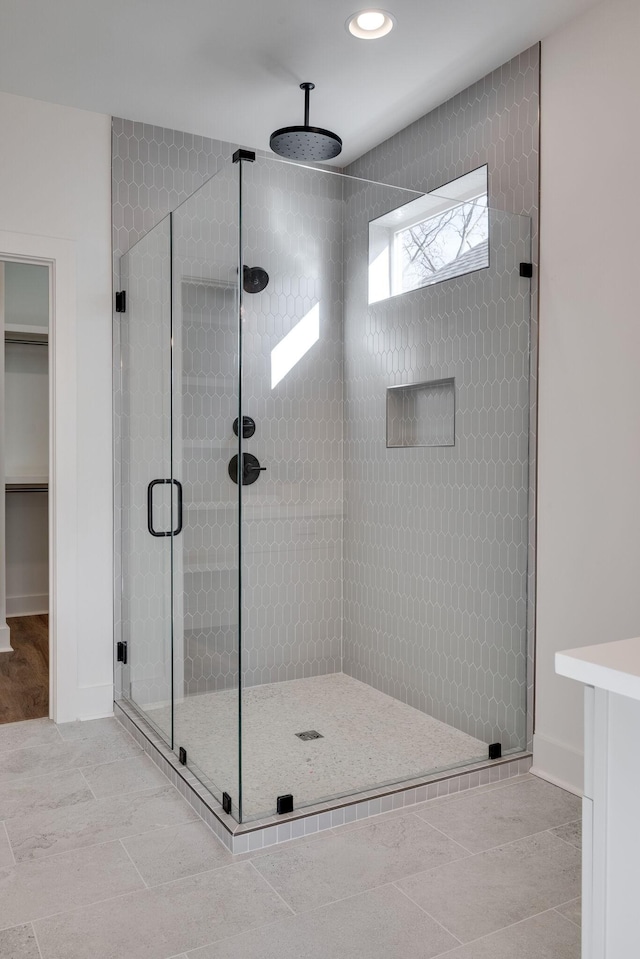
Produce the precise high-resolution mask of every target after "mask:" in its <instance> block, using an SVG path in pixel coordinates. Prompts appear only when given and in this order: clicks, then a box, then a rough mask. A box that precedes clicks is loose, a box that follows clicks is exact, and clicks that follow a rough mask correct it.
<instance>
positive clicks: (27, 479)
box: [4, 473, 49, 486]
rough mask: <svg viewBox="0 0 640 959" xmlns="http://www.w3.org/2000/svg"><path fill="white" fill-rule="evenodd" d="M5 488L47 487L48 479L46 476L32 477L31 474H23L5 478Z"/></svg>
mask: <svg viewBox="0 0 640 959" xmlns="http://www.w3.org/2000/svg"><path fill="white" fill-rule="evenodd" d="M4 481H5V484H6V485H7V486H48V485H49V477H48V476H47V475H46V474H41V475H34V474H33V473H23V474H21V475H18V476H5V478H4Z"/></svg>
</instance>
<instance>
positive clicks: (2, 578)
mask: <svg viewBox="0 0 640 959" xmlns="http://www.w3.org/2000/svg"><path fill="white" fill-rule="evenodd" d="M50 317H51V269H50V265H48V264H43V263H36V262H27V261H25V260H13V259H1V260H0V321H1V323H2V327H3V337H2V345H1V347H0V351H1V352H2V358H1V359H2V362H1V363H0V377H1V383H0V386H1V389H0V402H1V403H2V427H3V428H2V431H1V434H0V472H1V475H2V482H3V484H4V496H3V498H2V502H1V503H0V724H2V723H11V722H19V721H22V720H27V719H38V718H42V717H45V716H48V715H49V711H50V708H49V688H50V676H49V671H50V670H49V646H50V643H49V458H50V457H49V448H50V417H49V405H50V404H49V393H50V386H49V380H50V374H49V331H50Z"/></svg>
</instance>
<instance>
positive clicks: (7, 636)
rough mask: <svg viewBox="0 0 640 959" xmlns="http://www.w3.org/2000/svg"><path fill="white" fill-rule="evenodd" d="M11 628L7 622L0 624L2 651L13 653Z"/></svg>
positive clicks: (0, 647)
mask: <svg viewBox="0 0 640 959" xmlns="http://www.w3.org/2000/svg"><path fill="white" fill-rule="evenodd" d="M12 652H13V647H12V645H11V630H10V629H9V627H8V626H7V624H6V623H3V624H2V625H1V626H0V653H12Z"/></svg>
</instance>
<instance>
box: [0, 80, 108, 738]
mask: <svg viewBox="0 0 640 959" xmlns="http://www.w3.org/2000/svg"><path fill="white" fill-rule="evenodd" d="M0 131H1V136H2V150H0V231H4V232H6V233H24V234H32V235H39V236H44V237H56V238H64V239H65V240H67V241H71V243H72V248H73V251H74V258H75V278H76V282H75V293H76V304H75V306H76V324H75V330H74V333H75V337H74V339H75V358H74V357H73V345H74V344H73V341H71V342H68V343H67V347H66V348H68V349H69V353H70V356H71V362H70V365H69V369H68V371H67V373H68V376H69V377H72V378H73V380H74V381H75V391H76V399H77V404H76V405H77V418H76V426H75V432H76V435H75V453H76V456H77V459H76V462H77V466H76V468H75V474H74V475H75V481H76V483H77V497H76V508H75V515H74V516H72V517H71V518H69V519H68V520H67V522H69V523H75V526H76V529H75V531H74V532H75V543H76V544H77V550H76V554H77V558H76V560H75V563H76V570H75V574H76V575H75V583H76V587H77V588H76V597H77V599H76V603H75V618H74V623H73V627H70V628H73V629H74V630H76V631H77V644H76V647H75V648H76V650H77V652H76V654H75V657H74V658H75V664H72V665H71V667H70V668H69V666H67V671H68V672H69V675H68V676H67V677H66V679H67V680H68V683H67V694H66V695H65V697H64V700H63V701H61V702H59V703H58V708H59V715H58V718H59V719H60V720H61V721H64V720H68V719H74V718H77V717H78V718H89V717H91V716H98V715H105V714H107V713H108V712H110V711H111V702H112V682H113V666H112V618H113V613H112V601H111V595H112V582H113V579H112V542H111V529H112V492H111V491H112V480H111V476H112V466H111V265H110V249H111V238H110V222H111V211H110V203H111V173H110V155H111V149H110V118H109V117H107V116H104V115H102V114H95V113H88V112H85V111H81V110H75V109H70V108H67V107H61V106H55V105H51V104H48V103H42V102H40V101H36V100H29V99H26V98H23V97H15V96H12V95H8V94H1V93H0ZM1 252H2V251H1V250H0V254H1ZM67 439H68V437H67ZM66 572H69V571H66ZM59 640H60V642H65V640H66V637H63V636H61V637H59Z"/></svg>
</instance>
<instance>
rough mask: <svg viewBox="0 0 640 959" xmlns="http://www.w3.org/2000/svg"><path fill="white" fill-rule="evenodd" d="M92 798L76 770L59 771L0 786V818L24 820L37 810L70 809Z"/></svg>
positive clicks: (0, 784) (85, 783)
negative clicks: (60, 807) (66, 807)
mask: <svg viewBox="0 0 640 959" xmlns="http://www.w3.org/2000/svg"><path fill="white" fill-rule="evenodd" d="M92 798H93V796H92V793H91V790H90V789H89V786H88V785H87V782H86V780H85V779H83V777H82V773H81V772H80V771H79V770H78V769H62V770H60V771H59V772H54V773H48V774H47V775H45V776H38V777H37V778H36V779H18V780H16V781H15V782H10V783H0V819H13V818H14V816H20V817H25V816H28V815H30V814H31V813H34V812H36V811H37V810H42V809H56V808H57V807H58V806H72V805H73V804H74V803H77V802H86V801H87V800H88V799H92Z"/></svg>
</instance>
